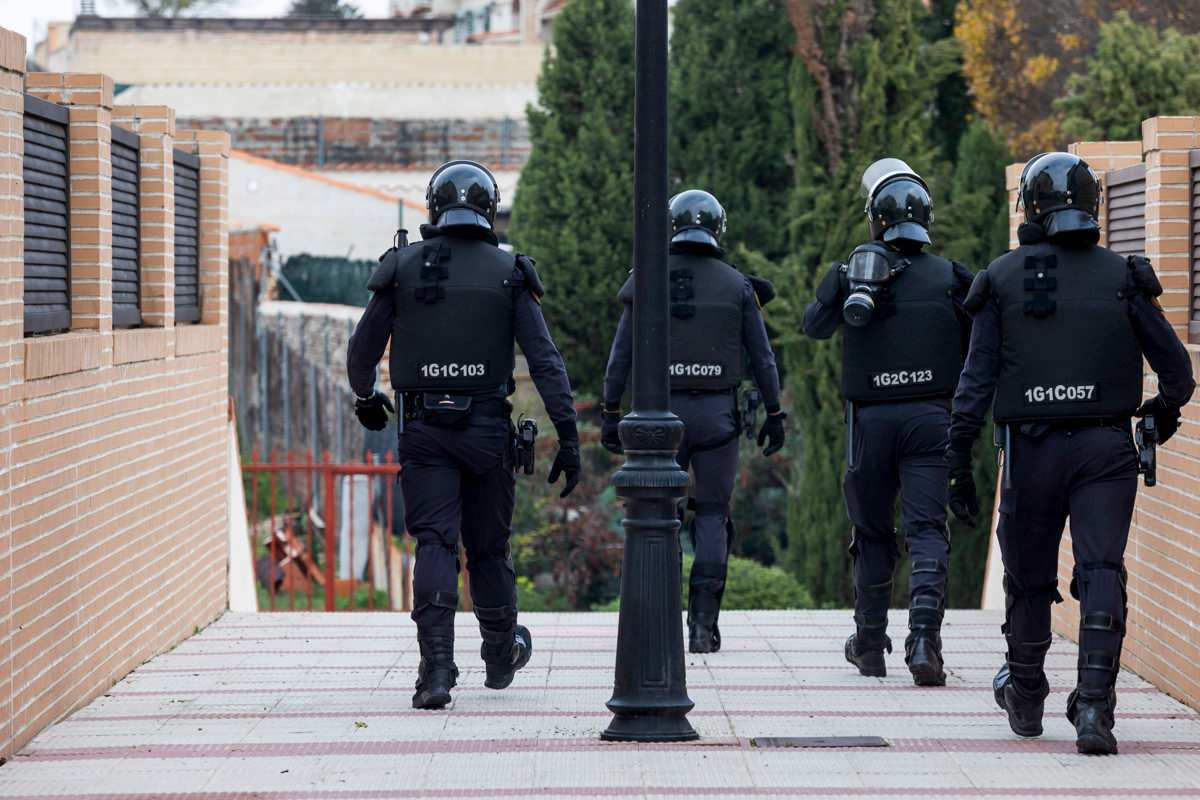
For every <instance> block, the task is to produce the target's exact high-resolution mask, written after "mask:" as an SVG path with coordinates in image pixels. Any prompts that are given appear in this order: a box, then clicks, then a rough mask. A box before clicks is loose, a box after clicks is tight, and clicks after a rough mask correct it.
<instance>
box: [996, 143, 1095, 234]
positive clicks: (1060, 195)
mask: <svg viewBox="0 0 1200 800" xmlns="http://www.w3.org/2000/svg"><path fill="white" fill-rule="evenodd" d="M1103 197H1104V190H1103V189H1102V188H1101V186H1100V179H1099V178H1097V177H1096V173H1095V172H1094V171H1093V170H1092V168H1091V167H1090V166H1089V165H1088V163H1087V162H1086V161H1084V160H1083V159H1082V158H1080V157H1079V156H1076V155H1072V154H1071V153H1042V154H1041V155H1038V156H1035V157H1034V158H1033V159H1032V160H1030V162H1029V163H1028V164H1026V165H1025V169H1024V170H1023V171H1022V173H1021V186H1020V190H1019V196H1018V199H1017V202H1018V203H1019V204H1020V206H1021V207H1022V208H1024V210H1025V221H1026V222H1032V223H1034V224H1037V225H1041V226H1042V228H1043V229H1045V231H1046V235H1047V236H1050V237H1054V236H1056V235H1058V234H1066V233H1075V232H1083V233H1087V234H1092V233H1095V234H1099V232H1100V225H1099V223H1098V222H1097V218H1098V217H1099V216H1100V202H1101V200H1102V199H1103Z"/></svg>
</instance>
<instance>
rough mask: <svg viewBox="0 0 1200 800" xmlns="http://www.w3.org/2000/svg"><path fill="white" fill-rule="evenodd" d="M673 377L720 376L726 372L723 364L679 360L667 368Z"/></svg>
mask: <svg viewBox="0 0 1200 800" xmlns="http://www.w3.org/2000/svg"><path fill="white" fill-rule="evenodd" d="M667 372H668V373H670V375H671V377H672V378H719V377H721V376H722V375H724V374H725V367H724V366H723V365H721V364H700V363H697V362H692V363H690V364H689V363H684V362H682V361H677V362H675V363H674V364H672V365H671V366H670V367H668V368H667Z"/></svg>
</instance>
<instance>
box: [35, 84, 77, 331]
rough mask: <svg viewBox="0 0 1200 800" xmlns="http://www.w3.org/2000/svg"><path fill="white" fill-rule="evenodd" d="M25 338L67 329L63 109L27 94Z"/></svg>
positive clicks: (68, 194) (67, 218) (67, 214)
mask: <svg viewBox="0 0 1200 800" xmlns="http://www.w3.org/2000/svg"><path fill="white" fill-rule="evenodd" d="M24 129H25V153H24V159H23V160H24V178H25V296H24V303H25V333H26V335H29V334H36V333H54V332H57V331H64V330H67V329H69V328H70V327H71V283H70V273H71V248H70V237H69V233H70V198H71V187H70V180H69V178H70V175H69V169H68V167H69V164H70V162H69V159H68V157H67V110H66V109H65V108H62V107H61V106H57V105H54V104H53V103H47V102H46V101H45V100H41V99H39V98H36V97H31V96H29V95H25V124H24Z"/></svg>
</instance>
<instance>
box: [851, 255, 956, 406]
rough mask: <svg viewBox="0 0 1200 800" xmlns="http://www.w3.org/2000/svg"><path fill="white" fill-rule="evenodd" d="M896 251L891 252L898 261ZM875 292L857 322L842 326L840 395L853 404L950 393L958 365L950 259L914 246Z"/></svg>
mask: <svg viewBox="0 0 1200 800" xmlns="http://www.w3.org/2000/svg"><path fill="white" fill-rule="evenodd" d="M901 260H902V259H901V257H900V256H897V257H896V264H899V263H900V261H901ZM908 261H909V265H908V266H907V267H906V268H905V269H904V271H903V272H901V273H900V274H898V275H896V276H895V277H894V278H893V279H892V280H890V281H888V283H887V284H886V285H885V288H884V291H883V292H882V293H879V294H877V296H876V297H875V304H876V306H875V313H874V316H873V318H872V319H871V321H870V322H868V323H867V324H866V325H864V326H862V327H856V326H853V325H844V326H842V331H843V337H844V338H843V339H842V396H843V397H845V398H846V399H847V400H851V401H853V402H856V403H878V402H891V401H900V400H916V399H920V398H936V397H951V396H953V394H954V389H955V387H956V386H958V376H959V374H961V373H962V367H963V358H964V353H963V329H962V325H961V324H960V322H959V318H958V314H957V313H956V312H955V303H954V289H955V287H956V281H955V277H954V266H953V265H952V264H951V263H950V262H949V261H947V260H946V259H944V258H941V257H940V256H935V255H932V254H930V253H918V254H916V255H914V256H911V257H909V258H908Z"/></svg>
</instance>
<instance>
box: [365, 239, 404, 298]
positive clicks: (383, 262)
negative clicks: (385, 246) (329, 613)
mask: <svg viewBox="0 0 1200 800" xmlns="http://www.w3.org/2000/svg"><path fill="white" fill-rule="evenodd" d="M396 253H397V251H396V248H394V247H393V248H391V249H390V250H388V251H387V252H386V253H384V254H383V255H381V256H380V257H379V266H378V267H376V268H375V271H374V272H373V273H371V279H370V280H368V281H367V288H368V289H370V290H371V291H372V292H382V291H384V290H385V289H390V288H391V287H392V286H394V285H395V284H396V263H397V262H398V261H399V260H400V258H399V256H398V255H397V254H396Z"/></svg>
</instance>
